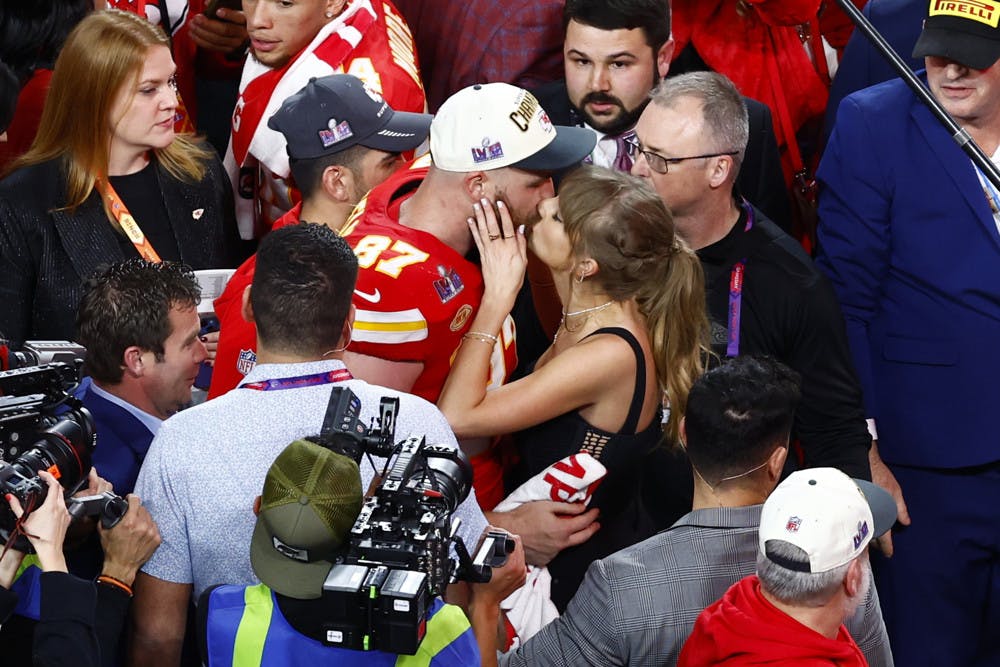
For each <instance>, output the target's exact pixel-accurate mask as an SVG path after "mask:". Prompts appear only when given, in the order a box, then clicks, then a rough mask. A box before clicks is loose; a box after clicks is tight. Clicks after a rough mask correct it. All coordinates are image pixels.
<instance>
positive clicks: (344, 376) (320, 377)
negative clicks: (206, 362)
mask: <svg viewBox="0 0 1000 667" xmlns="http://www.w3.org/2000/svg"><path fill="white" fill-rule="evenodd" d="M352 379H354V376H353V375H351V371H349V370H347V369H346V368H339V369H337V370H335V371H326V372H324V373H313V374H312V375H296V376H295V377H290V378H275V379H273V380H261V381H259V382H247V383H246V384H241V385H240V387H239V388H240V389H253V390H254V391H275V390H281V389H298V388H299V387H315V386H316V385H320V384H330V383H332V382H344V381H346V380H352Z"/></svg>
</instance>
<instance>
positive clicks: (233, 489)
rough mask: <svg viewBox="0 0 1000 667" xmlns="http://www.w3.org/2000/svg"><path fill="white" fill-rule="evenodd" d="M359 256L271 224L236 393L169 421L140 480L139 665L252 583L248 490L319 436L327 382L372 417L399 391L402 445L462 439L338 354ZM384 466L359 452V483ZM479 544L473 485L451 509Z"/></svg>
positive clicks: (162, 655) (246, 301) (320, 229)
mask: <svg viewBox="0 0 1000 667" xmlns="http://www.w3.org/2000/svg"><path fill="white" fill-rule="evenodd" d="M357 266H358V265H357V259H356V258H355V256H354V253H353V252H352V251H351V249H350V247H349V246H348V245H347V243H346V242H345V241H344V240H343V239H342V238H340V237H339V236H337V235H336V233H335V232H333V231H332V230H330V229H329V228H328V227H326V226H323V225H314V224H308V223H307V224H300V225H293V226H289V227H285V228H282V229H279V230H275V231H273V232H271V233H270V234H268V235H267V236H266V237H265V238H264V240H263V241H262V242H261V245H260V249H259V251H258V253H257V267H256V272H255V275H254V278H253V283H252V284H251V285H250V286H249V287H248V288H247V289H246V291H245V292H244V295H243V314H244V317H245V318H246V319H247V320H248V321H252V322H254V323H255V324H256V327H257V364H256V366H255V367H254V369H253V370H252V371H251V372H250V373H249V374H248V375H247V376H246V377H245V378H244V380H243V382H242V383H241V384H240V385H239V387H237V388H236V389H234V390H232V391H230V392H228V393H227V394H225V395H223V396H220V397H218V398H216V399H213V400H211V401H208V402H207V403H204V404H202V405H199V406H196V407H194V408H191V409H189V410H185V411H184V412H182V413H180V414H178V415H176V416H175V417H173V418H171V419H169V420H167V422H166V423H164V424H163V427H162V428H161V429H160V432H159V434H158V435H157V436H156V438H155V439H154V440H153V443H152V445H151V446H150V449H149V453H148V455H147V457H146V461H145V463H144V464H143V467H142V471H141V472H140V474H139V480H138V482H137V484H136V490H137V492H138V493H139V494H140V495H141V496H142V498H143V500H144V501H145V502H146V503H147V505H148V507H149V510H150V512H151V513H152V515H153V518H154V519H155V520H156V522H157V524H158V525H159V527H160V533H161V535H162V537H163V543H162V545H161V546H160V549H159V550H158V551H157V553H156V554H155V556H154V558H153V559H152V560H150V561H149V562H148V563H147V564H146V566H145V568H144V570H143V572H142V573H141V574H140V575H139V577H138V578H137V581H136V589H135V590H136V597H135V607H134V609H135V615H134V620H135V626H134V627H135V631H134V636H133V646H132V649H133V656H134V663H133V664H136V665H145V664H150V665H176V664H179V659H180V648H181V644H182V641H183V637H184V629H185V622H186V615H187V606H188V600H189V599H190V598H191V596H192V593H193V595H194V596H195V598H196V599H197V597H198V596H200V595H201V593H202V591H204V590H205V589H206V588H208V587H209V586H212V585H214V584H234V585H240V586H249V585H254V584H256V583H258V579H257V577H256V576H255V575H254V572H253V569H252V568H251V565H250V550H249V544H250V539H251V535H252V533H253V527H254V523H255V517H254V515H253V512H252V507H253V503H254V498H255V497H256V496H257V494H258V493H259V492H260V488H261V487H262V486H263V483H264V477H265V475H266V473H267V470H268V468H269V467H270V465H271V463H272V462H273V461H274V459H275V457H277V455H278V454H279V452H281V451H282V450H283V449H284V448H285V447H286V446H287V445H288V444H289V443H290V442H292V441H294V440H297V439H300V438H303V437H308V436H311V435H316V434H318V433H319V432H320V430H321V428H322V425H323V418H324V416H325V413H326V408H327V403H328V402H329V398H330V392H331V389H332V388H333V387H345V388H348V389H350V390H351V391H352V392H354V394H356V395H357V397H358V398H359V399H360V402H361V410H360V412H361V414H360V416H361V420H362V422H363V423H365V424H369V423H370V421H371V419H372V418H373V417H375V416H376V415H377V414H378V409H379V400H380V399H381V398H382V397H383V396H396V397H398V398H399V401H400V403H399V411H398V416H397V421H396V439H397V440H400V439H403V438H407V437H409V436H416V435H423V436H426V437H427V442H428V443H433V444H439V445H447V446H450V447H457V442H456V441H455V436H454V435H453V434H452V432H451V429H450V428H449V426H448V423H447V421H446V420H445V419H444V416H443V415H442V414H441V413H440V412H439V411H438V409H437V408H436V407H434V406H433V405H432V404H430V403H428V402H427V401H425V400H423V399H420V398H417V397H416V396H412V395H410V394H404V393H401V392H397V391H393V390H390V389H386V388H383V387H377V386H374V385H370V384H368V383H366V382H363V381H361V380H357V379H354V378H353V376H352V375H351V373H350V371H348V370H347V368H346V367H345V366H344V363H343V361H342V360H341V358H342V356H343V352H344V349H345V348H346V347H347V345H348V342H349V341H350V337H351V326H352V322H353V319H354V318H353V316H354V308H353V306H352V305H351V297H352V294H353V290H354V283H355V280H356V278H357V271H358V268H357ZM383 463H384V461H383V460H382V459H379V458H375V459H374V460H368V459H364V460H363V461H362V463H361V466H360V473H361V488H363V489H365V488H368V486H369V485H370V484H371V482H372V479H373V478H374V475H375V472H376V469H381V466H382V465H383ZM454 516H455V517H456V518H458V519H460V520H461V527H460V528H459V530H458V534H459V535H460V536H461V537H462V538H463V540H464V541H465V542H466V544H468V545H470V548H474V547H475V545H476V544H477V542H478V539H479V537H480V535H481V534H482V532H483V530H484V529H485V528H486V519H485V517H483V514H482V512H481V511H480V509H479V506H478V504H477V502H476V498H475V494H474V493H472V494H470V495H469V497H468V498H467V499H466V500H465V502H463V503H462V504H461V505H460V506H459V507H458V509H457V511H456V512H455V514H454Z"/></svg>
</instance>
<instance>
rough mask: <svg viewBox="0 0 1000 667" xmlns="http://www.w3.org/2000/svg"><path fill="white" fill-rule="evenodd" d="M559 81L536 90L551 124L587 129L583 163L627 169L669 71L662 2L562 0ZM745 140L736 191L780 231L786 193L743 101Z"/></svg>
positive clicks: (757, 116)
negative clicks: (652, 98)
mask: <svg viewBox="0 0 1000 667" xmlns="http://www.w3.org/2000/svg"><path fill="white" fill-rule="evenodd" d="M563 27H564V28H565V32H566V38H565V41H564V42H563V64H564V67H565V76H566V78H565V80H564V81H558V82H555V83H552V84H548V85H546V86H543V87H541V88H539V89H538V90H537V91H536V95H537V97H538V101H539V102H540V103H541V104H542V107H543V108H544V109H545V110H546V111H548V113H549V117H550V118H551V119H552V122H553V123H556V124H561V125H578V126H583V127H588V128H590V129H591V130H593V131H594V133H595V134H596V135H597V138H598V141H597V146H596V147H595V148H594V150H593V152H592V153H591V154H590V156H589V158H588V161H590V162H593V163H594V164H596V165H598V166H603V167H612V168H614V169H618V170H620V171H629V170H630V169H631V167H632V163H633V162H634V161H635V157H636V153H635V146H636V143H635V132H634V129H633V128H634V127H635V124H636V121H638V120H639V116H640V115H642V111H643V109H645V108H646V105H647V104H648V103H649V93H650V91H651V90H652V89H653V87H654V86H655V85H656V84H657V83H658V82H659V80H660V79H661V78H663V77H665V76H666V75H667V73H668V72H669V71H670V61H671V57H672V56H673V52H674V41H673V39H672V38H671V36H670V3H669V2H666V1H665V0H567V2H566V5H565V8H564V9H563ZM747 107H748V109H749V113H750V141H749V143H748V145H747V151H746V158H745V160H744V163H743V169H742V170H741V172H740V177H739V180H738V182H737V185H738V187H739V190H740V192H741V193H742V194H743V195H744V196H745V197H746V198H747V199H748V200H749V201H751V202H752V203H753V204H754V205H755V206H757V207H758V208H759V209H760V210H761V211H763V212H764V213H765V214H766V215H767V216H768V217H769V218H771V219H772V220H774V221H775V222H776V223H778V225H779V226H781V227H782V228H785V229H787V227H788V224H789V219H790V210H789V205H788V195H787V192H786V190H785V184H784V180H783V177H782V174H781V161H780V157H779V155H778V145H777V141H776V140H775V138H774V128H773V125H772V123H771V114H770V112H769V111H768V110H767V107H765V106H764V105H763V104H761V103H759V102H756V101H753V100H747Z"/></svg>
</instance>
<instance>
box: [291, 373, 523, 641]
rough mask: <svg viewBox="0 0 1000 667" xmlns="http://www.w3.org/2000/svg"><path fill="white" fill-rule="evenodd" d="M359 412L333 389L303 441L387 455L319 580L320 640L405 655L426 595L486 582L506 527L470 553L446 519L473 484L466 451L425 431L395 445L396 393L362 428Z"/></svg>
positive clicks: (419, 634) (509, 546) (502, 549)
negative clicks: (318, 426) (318, 427)
mask: <svg viewBox="0 0 1000 667" xmlns="http://www.w3.org/2000/svg"><path fill="white" fill-rule="evenodd" d="M360 409H361V402H360V400H359V399H358V397H357V396H356V395H355V394H354V393H353V392H352V391H351V390H350V389H347V388H343V387H337V388H334V389H333V392H332V393H331V396H330V403H329V405H328V407H327V412H326V416H325V418H324V422H323V429H322V432H321V433H320V435H319V436H316V437H314V438H310V440H311V441H312V442H315V443H317V444H319V445H322V446H323V447H327V448H329V449H331V450H333V451H335V452H337V453H340V454H343V455H345V456H349V457H351V458H353V459H354V460H355V461H356V462H358V463H359V464H360V463H361V459H362V458H363V457H365V456H367V457H369V459H370V458H371V457H373V456H378V457H381V458H384V459H385V460H386V461H385V465H384V467H383V469H382V473H381V475H379V477H377V478H376V482H375V483H377V488H376V490H375V492H374V493H373V494H372V495H371V496H370V497H368V498H367V499H366V500H365V502H364V505H363V506H362V508H361V512H360V513H359V514H358V518H357V520H356V521H355V523H354V526H353V527H352V528H351V533H350V536H349V537H348V539H347V545H346V546H345V549H344V551H343V553H342V555H341V556H340V557H339V558H338V559H337V562H336V564H335V565H334V566H333V567H332V568H331V569H330V573H329V574H328V575H327V577H326V581H325V582H324V584H323V592H322V599H323V600H324V602H325V604H324V606H325V607H326V609H327V614H326V618H325V619H324V623H323V626H322V627H323V632H324V634H325V637H323V641H324V643H326V644H327V645H330V646H339V647H343V648H350V649H355V650H362V651H370V650H381V651H386V652H388V653H395V654H398V655H413V654H415V653H416V651H417V648H418V647H419V645H420V642H421V640H422V639H423V638H424V634H425V633H426V625H427V624H426V622H425V621H426V616H427V611H428V609H429V607H430V604H431V602H432V601H433V600H434V598H435V597H436V596H438V595H441V594H442V593H443V592H444V590H445V588H446V587H447V585H448V584H449V583H451V582H453V581H456V580H464V581H471V582H487V581H489V580H490V577H491V576H492V568H494V567H500V566H502V565H503V564H504V563H505V562H506V561H507V554H509V553H510V552H511V551H513V549H514V542H513V540H511V538H510V537H509V536H508V535H507V534H506V533H503V532H499V531H490V532H489V533H488V534H487V536H486V538H485V539H484V540H483V544H482V546H481V547H480V549H479V551H478V552H477V554H476V557H475V558H472V557H471V556H470V555H469V551H468V549H467V548H466V545H465V544H464V542H463V541H462V539H461V538H460V537H458V536H457V535H456V531H457V529H458V526H459V521H458V520H457V519H456V520H454V521H453V520H452V514H453V513H454V511H455V509H456V508H457V507H458V506H459V504H461V502H462V501H463V500H465V498H466V497H467V496H468V495H469V489H470V487H471V483H472V468H471V466H470V465H469V462H468V459H467V458H466V456H465V454H464V453H463V452H462V451H461V450H458V449H453V448H452V447H449V446H447V445H434V444H427V442H426V439H425V438H424V437H411V438H407V439H405V440H403V441H402V442H399V443H395V444H394V437H395V424H396V413H397V411H398V409H399V399H397V398H383V399H382V400H381V402H380V406H379V413H380V417H379V418H378V419H377V420H375V421H376V422H377V423H374V424H372V426H371V427H368V428H366V427H365V426H364V424H362V423H361V420H360V419H359V413H360ZM372 464H373V467H374V462H372ZM375 469H376V470H378V468H377V467H376V468H375ZM452 550H454V556H453V555H452Z"/></svg>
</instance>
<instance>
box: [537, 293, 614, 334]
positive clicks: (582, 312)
mask: <svg viewBox="0 0 1000 667" xmlns="http://www.w3.org/2000/svg"><path fill="white" fill-rule="evenodd" d="M614 302H615V300H614V299H611V300H610V301H608V302H607V303H602V304H601V305H599V306H592V307H590V308H584V309H583V310H574V311H573V312H571V313H567V312H566V311H565V310H563V312H562V317H561V318H560V319H559V327H558V328H557V329H556V333H555V335H554V336H553V337H552V342H553V343H555V342H556V341H557V340H559V331H560V330H561V329H565V330H566V331H567V332H568V333H574V331H570V329H569V327H567V326H566V318H567V317H576V316H578V315H587V314H588V313H599V312H600V311H602V310H604V309H605V308H609V307H611V305H612V304H613V303H614ZM575 331H579V329H576V330H575Z"/></svg>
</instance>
